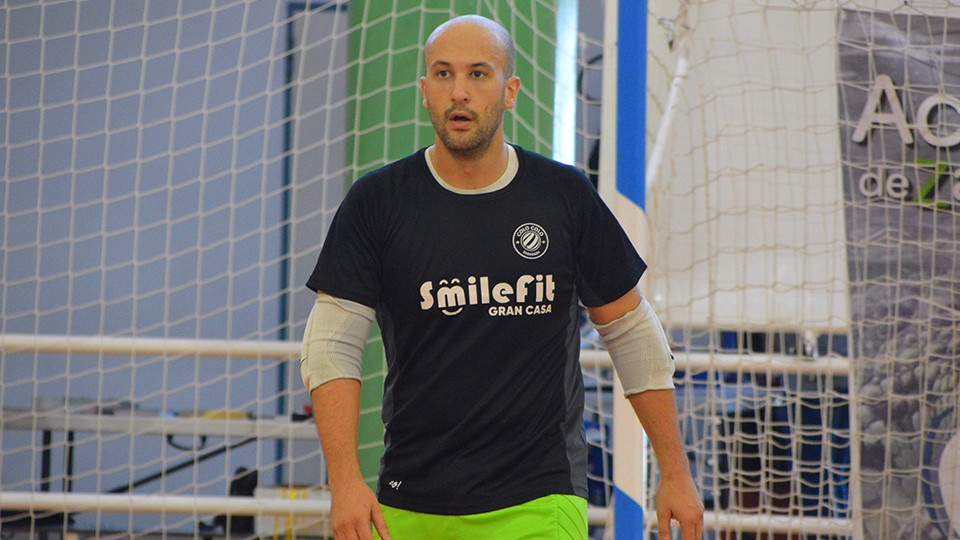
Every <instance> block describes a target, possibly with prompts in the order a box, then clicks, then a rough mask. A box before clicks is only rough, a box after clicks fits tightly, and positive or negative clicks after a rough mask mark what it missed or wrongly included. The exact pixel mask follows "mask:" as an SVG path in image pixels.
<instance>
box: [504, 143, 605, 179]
mask: <svg viewBox="0 0 960 540" xmlns="http://www.w3.org/2000/svg"><path fill="white" fill-rule="evenodd" d="M514 148H516V150H517V156H518V157H519V158H520V167H521V168H522V169H524V170H525V171H526V172H527V173H528V174H531V175H532V176H535V177H539V178H541V179H543V180H546V181H549V182H551V184H552V185H553V186H555V187H559V186H567V187H570V188H572V189H576V190H580V189H582V188H583V187H585V186H587V185H592V184H590V180H589V179H587V177H586V175H585V174H583V171H581V170H580V169H578V168H576V167H574V166H573V165H567V164H566V163H561V162H559V161H557V160H555V159H552V158H549V157H547V156H544V155H542V154H538V153H537V152H534V151H532V150H527V149H525V148H523V147H521V146H517V145H514Z"/></svg>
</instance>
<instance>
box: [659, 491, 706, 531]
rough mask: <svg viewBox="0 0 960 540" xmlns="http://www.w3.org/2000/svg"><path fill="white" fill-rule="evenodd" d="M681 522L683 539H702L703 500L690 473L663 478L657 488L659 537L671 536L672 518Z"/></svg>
mask: <svg viewBox="0 0 960 540" xmlns="http://www.w3.org/2000/svg"><path fill="white" fill-rule="evenodd" d="M671 519H675V520H677V521H678V522H679V523H680V533H681V535H682V538H683V540H700V538H701V535H702V534H703V502H702V501H701V500H700V494H699V493H697V488H696V486H694V484H693V480H692V479H691V477H690V476H689V475H680V476H678V477H676V478H663V479H662V480H661V481H660V488H659V489H658V490H657V529H658V531H659V538H670V520H671Z"/></svg>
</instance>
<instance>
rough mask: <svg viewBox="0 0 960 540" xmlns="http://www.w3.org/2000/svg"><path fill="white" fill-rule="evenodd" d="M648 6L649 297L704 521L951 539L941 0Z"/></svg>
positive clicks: (952, 245)
mask: <svg viewBox="0 0 960 540" xmlns="http://www.w3.org/2000/svg"><path fill="white" fill-rule="evenodd" d="M650 6H651V19H650V20H651V25H650V38H649V48H650V55H649V57H648V58H649V60H650V66H649V69H648V77H649V88H650V91H649V94H648V133H649V139H648V140H650V141H651V145H653V146H654V147H655V148H657V150H658V151H660V152H662V153H663V159H662V165H661V166H660V167H659V169H658V170H656V171H654V173H655V174H653V175H651V176H650V177H649V178H648V197H649V203H648V213H649V216H650V220H651V230H652V232H651V235H650V236H651V242H652V244H653V248H652V254H651V255H650V259H651V260H652V261H653V267H652V270H651V272H652V276H651V296H652V297H653V300H654V304H655V305H656V306H657V307H658V309H659V313H660V314H661V317H662V319H663V321H664V323H665V325H667V326H668V327H670V330H671V335H672V336H673V338H674V339H675V344H676V349H677V356H678V363H682V364H684V365H686V366H687V367H688V369H686V370H684V372H683V374H682V381H683V385H682V387H681V389H680V390H679V392H678V394H679V396H680V397H679V400H680V402H681V409H682V411H683V414H682V418H683V422H684V428H685V429H684V432H685V434H686V437H687V442H688V445H689V446H688V449H689V450H690V454H691V456H692V460H693V462H694V464H695V470H696V476H697V478H698V482H699V485H700V487H701V490H702V492H703V495H704V498H705V501H706V502H707V506H708V510H709V511H710V512H709V515H708V523H709V522H712V523H713V524H714V525H713V527H712V528H713V529H714V530H716V531H718V534H720V535H721V536H720V537H725V538H800V537H802V538H811V537H816V538H836V537H844V538H845V537H855V538H884V539H907V538H943V539H948V538H956V535H957V534H960V515H958V514H960V506H958V505H960V497H958V494H960V493H958V491H957V488H956V486H957V485H958V479H960V476H958V474H960V473H958V470H960V469H958V468H957V465H956V463H957V458H956V456H957V455H958V454H957V447H958V444H960V443H958V428H960V417H958V415H957V412H956V411H957V405H958V404H960V393H958V390H957V388H958V385H957V383H958V373H960V372H958V367H957V365H958V364H957V360H958V357H960V356H958V355H960V350H958V341H957V320H958V319H957V307H958V305H960V304H958V296H957V290H958V289H957V284H958V280H960V273H958V270H957V268H958V262H960V258H958V253H960V250H958V245H957V231H958V228H957V226H958V222H957V216H958V201H960V198H958V197H957V193H958V191H957V185H958V183H957V179H958V178H960V176H958V174H957V171H958V170H960V157H958V155H957V151H958V148H960V146H958V144H960V79H958V78H957V74H958V73H960V65H958V63H957V58H958V52H960V5H957V4H956V3H955V2H941V1H907V2H899V1H897V2H892V1H882V0H859V1H844V2H840V1H832V0H831V1H820V0H809V1H799V2H798V1H781V0H767V1H752V0H736V1H708V0H703V1H689V2H681V3H676V2H651V3H650ZM671 87H672V90H671ZM663 125H668V126H670V129H669V130H668V131H667V132H666V137H659V138H658V132H657V128H658V127H659V126H663ZM649 126H652V127H649ZM647 155H648V157H649V156H650V155H651V152H649V151H648V154H647ZM951 441H952V442H951ZM654 481H656V479H655V478H654Z"/></svg>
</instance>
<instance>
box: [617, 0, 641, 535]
mask: <svg viewBox="0 0 960 540" xmlns="http://www.w3.org/2000/svg"><path fill="white" fill-rule="evenodd" d="M617 9H618V19H617V64H616V65H617V67H616V69H617V101H616V107H617V120H616V124H617V133H616V148H617V165H616V167H617V169H616V170H617V191H618V193H619V194H620V195H621V196H623V197H625V198H627V199H629V200H630V201H632V202H633V203H634V204H635V205H636V206H637V208H639V209H640V210H639V211H640V212H643V210H644V209H645V208H646V180H645V170H646V128H647V115H646V111H647V108H646V99H647V2H646V0H619V4H618V8H617ZM615 466H616V465H615ZM640 466H641V467H642V466H643V464H640ZM644 489H646V486H614V508H613V511H614V538H615V540H641V539H642V538H643V532H644V517H643V500H642V499H641V498H640V497H639V496H640V494H642V492H643V490H644Z"/></svg>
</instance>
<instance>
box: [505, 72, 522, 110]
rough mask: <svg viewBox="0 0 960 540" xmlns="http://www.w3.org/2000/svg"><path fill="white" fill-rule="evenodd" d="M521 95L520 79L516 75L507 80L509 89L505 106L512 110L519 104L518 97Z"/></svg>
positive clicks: (507, 89)
mask: <svg viewBox="0 0 960 540" xmlns="http://www.w3.org/2000/svg"><path fill="white" fill-rule="evenodd" d="M519 95H520V77H517V76H516V75H514V76H513V77H510V78H509V79H507V88H506V96H505V99H504V105H505V106H506V108H508V109H512V108H513V106H514V105H516V104H517V97H518V96H519Z"/></svg>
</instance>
